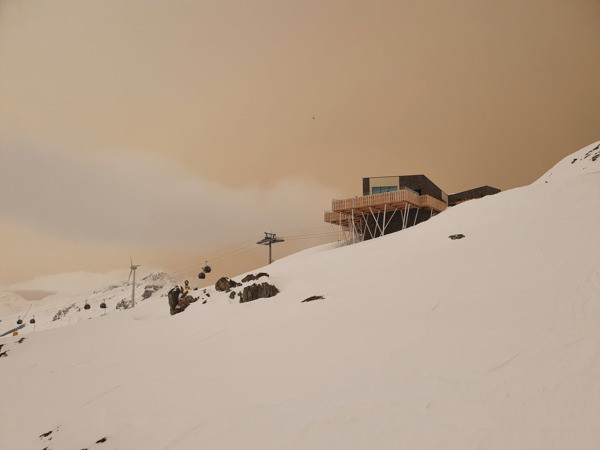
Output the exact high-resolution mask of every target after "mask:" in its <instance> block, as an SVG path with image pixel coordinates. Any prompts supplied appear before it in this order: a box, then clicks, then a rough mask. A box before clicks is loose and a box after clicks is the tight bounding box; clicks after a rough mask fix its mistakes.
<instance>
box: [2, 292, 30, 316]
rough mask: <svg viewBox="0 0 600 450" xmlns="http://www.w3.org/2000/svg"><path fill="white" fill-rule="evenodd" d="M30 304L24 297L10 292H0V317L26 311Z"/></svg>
mask: <svg viewBox="0 0 600 450" xmlns="http://www.w3.org/2000/svg"><path fill="white" fill-rule="evenodd" d="M28 306H29V302H28V301H27V300H25V299H24V298H23V297H22V296H20V295H18V294H16V293H14V292H8V291H0V316H3V315H5V314H13V313H17V312H19V311H22V310H24V309H26V308H27V307H28Z"/></svg>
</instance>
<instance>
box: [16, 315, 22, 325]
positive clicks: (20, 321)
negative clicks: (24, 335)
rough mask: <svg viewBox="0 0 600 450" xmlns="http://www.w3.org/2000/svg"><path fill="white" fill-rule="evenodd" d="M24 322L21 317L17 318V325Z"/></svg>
mask: <svg viewBox="0 0 600 450" xmlns="http://www.w3.org/2000/svg"><path fill="white" fill-rule="evenodd" d="M22 323H23V321H22V320H21V318H20V317H19V318H18V319H17V325H21V324H22Z"/></svg>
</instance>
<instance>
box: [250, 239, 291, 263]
mask: <svg viewBox="0 0 600 450" xmlns="http://www.w3.org/2000/svg"><path fill="white" fill-rule="evenodd" d="M279 242H285V241H284V240H283V239H281V238H278V237H277V234H275V233H267V232H266V231H265V237H264V239H261V240H260V241H258V242H257V244H260V245H268V246H269V264H271V263H272V262H273V258H272V256H271V255H272V253H271V245H273V244H278V243H279Z"/></svg>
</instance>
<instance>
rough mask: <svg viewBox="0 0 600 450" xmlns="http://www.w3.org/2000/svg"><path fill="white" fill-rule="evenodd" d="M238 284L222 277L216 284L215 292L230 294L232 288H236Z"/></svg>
mask: <svg viewBox="0 0 600 450" xmlns="http://www.w3.org/2000/svg"><path fill="white" fill-rule="evenodd" d="M237 285H238V284H237V283H236V282H235V281H233V280H232V279H230V278H227V277H221V278H219V279H218V280H217V282H216V283H215V290H217V291H219V292H229V291H230V290H231V289H232V288H234V287H236V286H237Z"/></svg>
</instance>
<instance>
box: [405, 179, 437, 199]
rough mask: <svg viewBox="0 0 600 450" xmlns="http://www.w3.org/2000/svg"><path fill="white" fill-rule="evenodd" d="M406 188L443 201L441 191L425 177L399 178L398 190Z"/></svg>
mask: <svg viewBox="0 0 600 450" xmlns="http://www.w3.org/2000/svg"><path fill="white" fill-rule="evenodd" d="M403 187H407V188H410V189H412V190H413V191H417V192H418V193H419V194H421V195H429V196H431V197H434V198H437V199H438V200H441V201H444V198H443V195H442V190H441V189H440V188H439V187H438V186H437V185H436V184H435V183H434V182H433V181H431V180H430V179H429V178H427V177H426V176H425V175H403V176H401V177H400V189H402V188H403Z"/></svg>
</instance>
